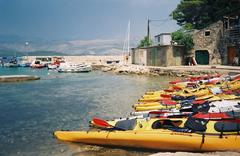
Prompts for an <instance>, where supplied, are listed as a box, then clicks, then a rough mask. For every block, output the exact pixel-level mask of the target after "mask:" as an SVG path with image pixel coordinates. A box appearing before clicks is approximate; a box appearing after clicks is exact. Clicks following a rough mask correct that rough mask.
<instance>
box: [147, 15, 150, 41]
mask: <svg viewBox="0 0 240 156" xmlns="http://www.w3.org/2000/svg"><path fill="white" fill-rule="evenodd" d="M147 38H148V41H150V20H149V19H148V22H147Z"/></svg>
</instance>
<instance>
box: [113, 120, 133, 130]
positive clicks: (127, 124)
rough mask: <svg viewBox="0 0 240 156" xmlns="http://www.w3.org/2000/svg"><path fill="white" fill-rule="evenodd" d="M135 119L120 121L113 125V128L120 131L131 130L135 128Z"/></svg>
mask: <svg viewBox="0 0 240 156" xmlns="http://www.w3.org/2000/svg"><path fill="white" fill-rule="evenodd" d="M136 124H137V122H136V119H130V120H122V121H118V122H117V123H116V124H115V127H116V128H118V129H121V130H133V129H134V128H135V127H136Z"/></svg>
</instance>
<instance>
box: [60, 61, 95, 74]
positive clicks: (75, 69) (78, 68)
mask: <svg viewBox="0 0 240 156" xmlns="http://www.w3.org/2000/svg"><path fill="white" fill-rule="evenodd" d="M90 71H92V66H91V65H88V64H84V63H82V64H72V63H61V64H60V66H59V68H58V72H60V73H80V72H90Z"/></svg>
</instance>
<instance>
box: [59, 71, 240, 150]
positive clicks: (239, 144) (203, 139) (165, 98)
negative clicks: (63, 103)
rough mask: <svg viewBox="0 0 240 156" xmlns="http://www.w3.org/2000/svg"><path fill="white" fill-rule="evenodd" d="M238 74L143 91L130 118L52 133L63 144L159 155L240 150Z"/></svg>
mask: <svg viewBox="0 0 240 156" xmlns="http://www.w3.org/2000/svg"><path fill="white" fill-rule="evenodd" d="M239 83H240V75H236V76H220V75H213V76H201V77H192V78H188V79H184V80H177V81H172V82H170V86H169V88H167V89H165V90H160V91H151V92H146V93H145V94H144V95H143V96H142V98H141V99H139V101H138V103H137V104H134V105H133V106H132V107H133V109H134V111H133V112H132V113H131V116H130V117H127V118H118V119H113V120H103V119H99V118H93V119H92V120H91V121H90V128H89V130H88V131H55V132H54V135H55V137H56V138H58V139H60V140H63V141H70V142H81V143H86V144H94V145H111V146H122V147H134V148H148V149H156V150H164V151H195V152H196V151H229V150H230V151H240V100H239V99H240V94H239V93H240V92H239V90H240V86H239Z"/></svg>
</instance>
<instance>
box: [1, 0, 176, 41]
mask: <svg viewBox="0 0 240 156" xmlns="http://www.w3.org/2000/svg"><path fill="white" fill-rule="evenodd" d="M179 2H180V0H0V35H18V36H22V37H28V38H42V39H46V40H74V39H81V40H92V39H112V38H123V37H124V35H125V32H126V29H127V24H128V21H129V20H130V21H131V36H132V38H135V37H142V36H143V35H145V34H146V28H147V19H148V18H150V19H162V20H163V19H168V18H169V14H170V13H171V11H172V10H173V9H175V8H176V6H177V4H178V3H179ZM176 29H178V26H177V25H176V22H175V21H172V20H166V21H165V22H152V23H151V30H152V33H151V34H152V35H156V34H157V33H162V32H172V31H174V30H176Z"/></svg>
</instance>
